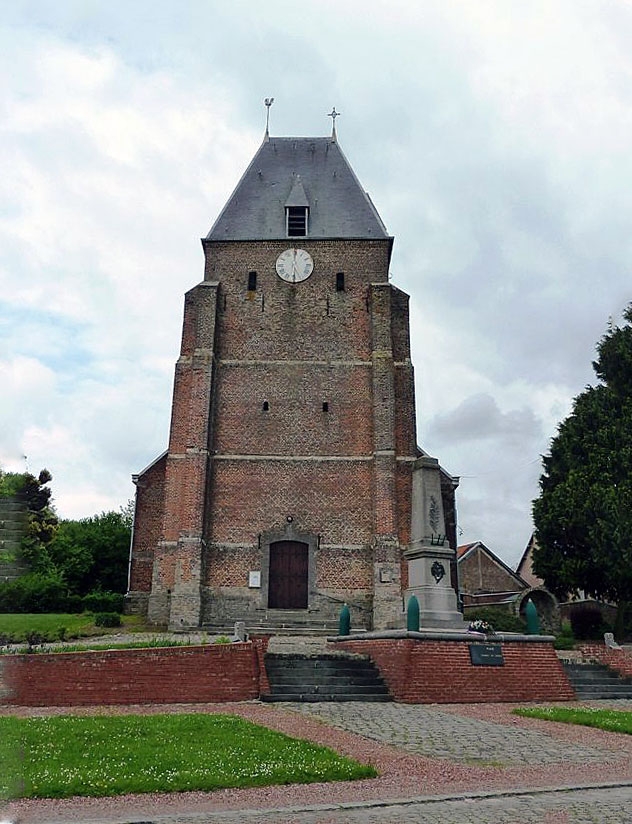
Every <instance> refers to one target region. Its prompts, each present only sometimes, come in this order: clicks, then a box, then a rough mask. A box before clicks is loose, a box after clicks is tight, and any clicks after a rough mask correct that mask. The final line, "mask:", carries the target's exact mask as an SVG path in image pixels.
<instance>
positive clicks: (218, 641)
mask: <svg viewBox="0 0 632 824" xmlns="http://www.w3.org/2000/svg"><path fill="white" fill-rule="evenodd" d="M213 643H214V644H230V643H231V640H230V638H229V637H228V635H218V636H217V638H215V640H214V641H213Z"/></svg>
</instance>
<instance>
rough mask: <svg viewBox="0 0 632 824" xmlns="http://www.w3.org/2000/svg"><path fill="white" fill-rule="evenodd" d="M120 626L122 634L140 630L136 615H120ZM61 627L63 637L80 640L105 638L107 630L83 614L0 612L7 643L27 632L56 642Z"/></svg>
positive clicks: (23, 637)
mask: <svg viewBox="0 0 632 824" xmlns="http://www.w3.org/2000/svg"><path fill="white" fill-rule="evenodd" d="M121 621H122V627H121V629H124V630H125V631H126V632H130V631H132V632H133V631H135V630H137V629H144V626H143V624H142V621H141V620H140V618H139V616H137V615H123V616H121ZM62 628H65V633H64V637H66V638H80V637H85V636H89V635H107V634H108V632H111V630H107V629H104V628H103V627H96V626H95V625H94V615H92V614H91V613H89V612H83V613H81V614H79V615H74V614H66V613H42V614H37V613H24V614H20V613H6V612H4V613H0V636H5V637H7V638H8V639H9V640H10V642H11V643H21V642H23V641H26V635H27V633H29V632H37V633H38V634H40V635H41V636H43V637H45V639H46V640H48V641H57V640H59V638H60V630H61V629H62Z"/></svg>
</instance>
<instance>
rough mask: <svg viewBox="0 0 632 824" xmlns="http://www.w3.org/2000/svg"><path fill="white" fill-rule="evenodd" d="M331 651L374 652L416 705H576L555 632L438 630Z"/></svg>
mask: <svg viewBox="0 0 632 824" xmlns="http://www.w3.org/2000/svg"><path fill="white" fill-rule="evenodd" d="M327 640H328V641H329V643H330V644H331V645H332V646H335V647H338V648H341V649H345V650H347V651H349V652H356V653H360V654H363V655H368V656H369V657H370V658H371V659H372V660H373V662H374V663H375V664H376V665H377V667H378V669H379V670H380V673H381V674H382V677H383V678H384V681H385V682H386V684H387V685H388V688H389V692H390V694H391V695H392V696H393V698H394V699H395V700H396V701H401V702H403V703H409V704H452V703H455V704H456V703H494V702H500V701H511V702H518V701H572V700H574V699H575V693H574V691H573V688H572V686H571V684H570V682H569V680H568V676H567V675H566V672H565V671H564V668H563V666H562V664H561V662H560V660H559V658H558V656H557V653H556V651H555V649H554V647H553V641H554V637H553V636H552V635H521V634H517V633H508V632H507V633H498V634H494V635H485V634H483V633H479V632H467V631H463V629H460V630H459V629H450V628H441V627H432V628H428V629H421V630H420V631H419V632H410V631H408V630H404V629H402V630H386V631H379V632H377V631H376V632H365V633H358V634H357V635H352V636H335V637H329V638H328V639H327Z"/></svg>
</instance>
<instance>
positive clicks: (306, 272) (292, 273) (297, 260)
mask: <svg viewBox="0 0 632 824" xmlns="http://www.w3.org/2000/svg"><path fill="white" fill-rule="evenodd" d="M313 269H314V261H313V260H312V257H311V255H310V254H309V253H308V252H306V251H305V250H304V249H286V250H285V252H281V254H280V255H279V257H278V258H277V262H276V270H277V275H278V276H279V277H280V278H281V279H282V280H286V281H287V282H288V283H299V282H300V281H301V280H306V279H307V278H308V277H309V276H310V275H311V273H312V271H313Z"/></svg>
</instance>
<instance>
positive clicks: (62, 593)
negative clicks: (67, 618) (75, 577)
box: [0, 572, 68, 613]
mask: <svg viewBox="0 0 632 824" xmlns="http://www.w3.org/2000/svg"><path fill="white" fill-rule="evenodd" d="M67 598H68V590H67V587H66V585H65V584H64V582H63V581H62V580H61V579H60V578H59V577H58V576H57V575H46V574H43V573H39V572H31V573H29V574H27V575H22V576H21V577H20V578H17V579H16V580H15V581H9V582H8V583H5V584H0V611H2V612H18V613H24V612H29V613H33V612H64V611H65V606H66V600H67Z"/></svg>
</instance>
